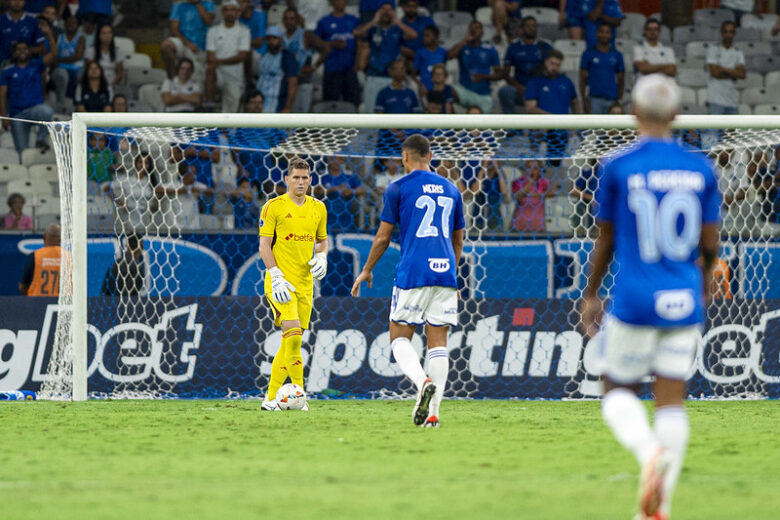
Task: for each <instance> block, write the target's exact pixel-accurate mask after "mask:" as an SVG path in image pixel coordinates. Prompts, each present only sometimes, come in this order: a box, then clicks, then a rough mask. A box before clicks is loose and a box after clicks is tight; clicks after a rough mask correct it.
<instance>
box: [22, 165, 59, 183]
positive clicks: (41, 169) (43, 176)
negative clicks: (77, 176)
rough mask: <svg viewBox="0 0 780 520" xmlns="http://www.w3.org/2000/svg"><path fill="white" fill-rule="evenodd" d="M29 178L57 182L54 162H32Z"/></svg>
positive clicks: (57, 176)
mask: <svg viewBox="0 0 780 520" xmlns="http://www.w3.org/2000/svg"><path fill="white" fill-rule="evenodd" d="M29 171H30V178H31V179H40V180H44V181H46V182H59V180H60V179H59V175H58V173H57V165H56V164H34V165H32V166H30V170H29Z"/></svg>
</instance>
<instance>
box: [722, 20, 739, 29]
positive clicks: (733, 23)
mask: <svg viewBox="0 0 780 520" xmlns="http://www.w3.org/2000/svg"><path fill="white" fill-rule="evenodd" d="M727 25H731V26H733V27H734V30H735V31H736V30H737V23H736V22H734V21H733V20H724V21H723V23H722V24H720V30H721V31H723V29H725V28H726V26H727Z"/></svg>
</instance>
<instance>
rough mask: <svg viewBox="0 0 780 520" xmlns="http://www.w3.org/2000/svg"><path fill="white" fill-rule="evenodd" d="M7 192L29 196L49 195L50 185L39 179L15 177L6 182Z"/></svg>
mask: <svg viewBox="0 0 780 520" xmlns="http://www.w3.org/2000/svg"><path fill="white" fill-rule="evenodd" d="M8 193H21V194H22V195H31V196H44V195H45V196H47V197H49V196H51V194H52V192H51V185H50V184H49V183H48V182H46V181H43V180H39V179H16V180H13V181H11V182H9V183H8Z"/></svg>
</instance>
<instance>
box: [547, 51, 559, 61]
mask: <svg viewBox="0 0 780 520" xmlns="http://www.w3.org/2000/svg"><path fill="white" fill-rule="evenodd" d="M550 58H558V59H559V60H561V61H563V53H562V52H561V51H559V50H558V49H550V50H549V51H547V54H545V55H544V59H545V60H549V59H550Z"/></svg>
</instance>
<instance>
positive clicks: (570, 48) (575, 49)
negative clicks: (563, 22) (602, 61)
mask: <svg viewBox="0 0 780 520" xmlns="http://www.w3.org/2000/svg"><path fill="white" fill-rule="evenodd" d="M553 47H554V48H556V49H558V50H559V51H561V52H562V53H563V55H564V56H566V57H567V58H568V57H569V56H575V57H576V56H580V55H581V54H582V53H583V52H585V40H570V39H568V38H567V39H564V40H555V41H554V42H553Z"/></svg>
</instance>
